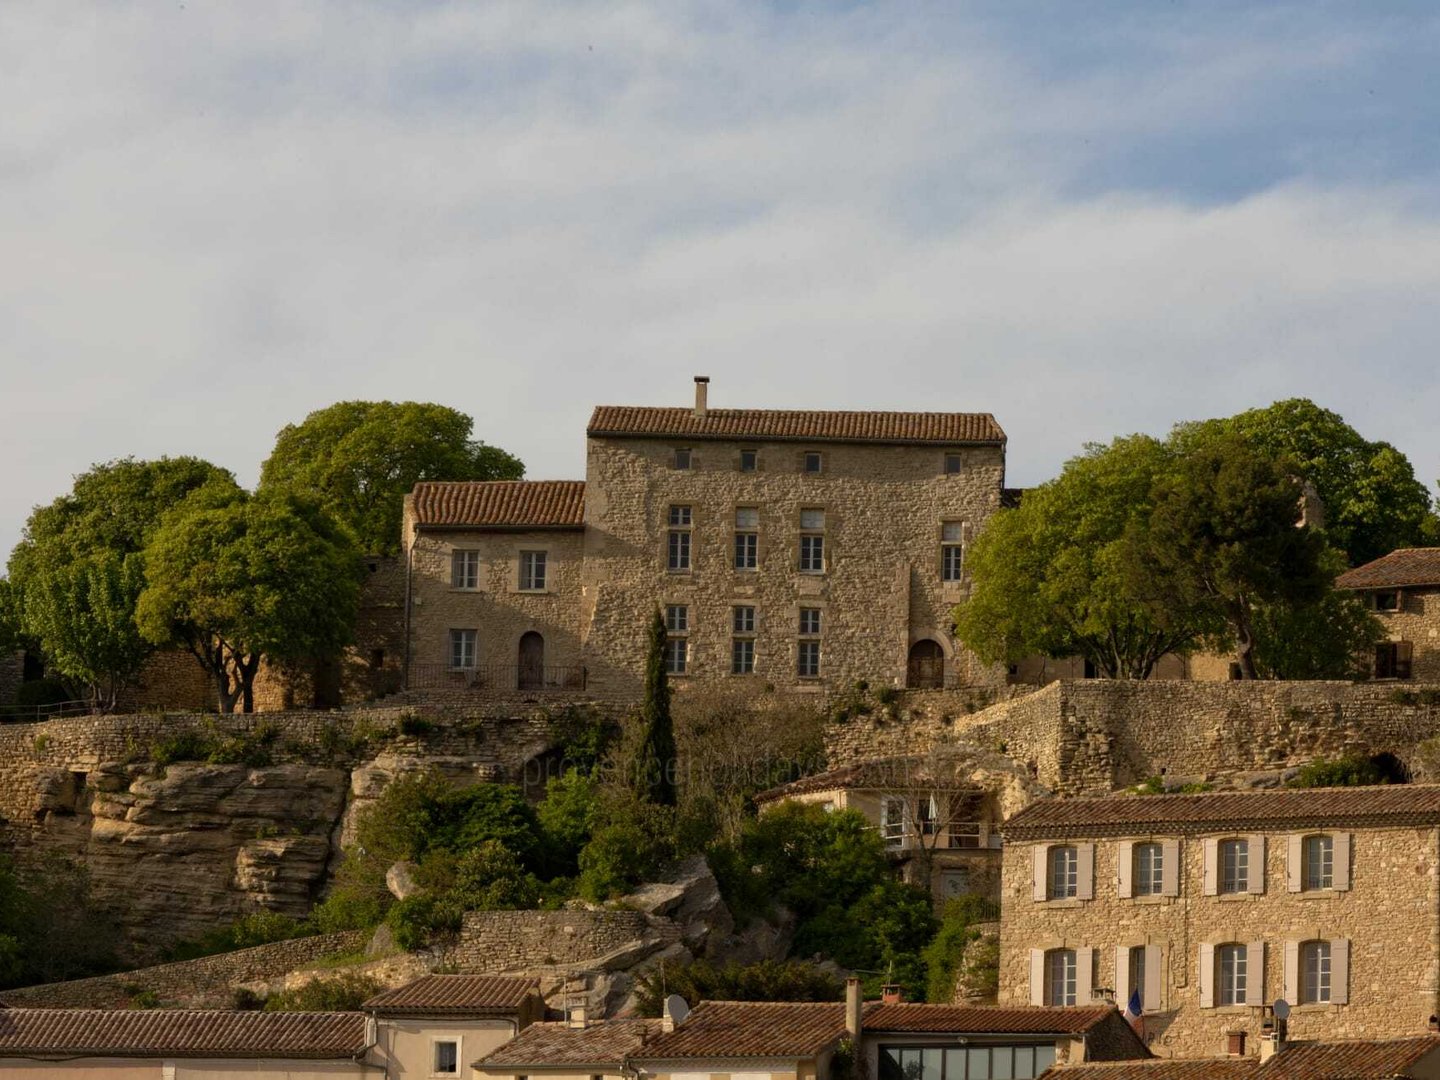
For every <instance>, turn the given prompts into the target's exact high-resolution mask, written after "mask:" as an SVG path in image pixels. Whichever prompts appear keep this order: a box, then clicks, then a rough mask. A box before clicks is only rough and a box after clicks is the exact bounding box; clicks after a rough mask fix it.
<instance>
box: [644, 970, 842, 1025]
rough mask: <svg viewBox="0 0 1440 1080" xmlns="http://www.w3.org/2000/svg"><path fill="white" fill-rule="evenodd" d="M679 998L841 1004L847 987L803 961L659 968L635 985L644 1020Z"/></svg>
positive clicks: (689, 1000) (823, 971)
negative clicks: (670, 999) (667, 1000)
mask: <svg viewBox="0 0 1440 1080" xmlns="http://www.w3.org/2000/svg"><path fill="white" fill-rule="evenodd" d="M670 994H679V995H680V996H681V997H682V998H684V999H685V1000H686V1001H687V1002H690V1003H691V1004H695V1003H698V1002H700V1001H705V1000H709V1001H840V1000H841V999H842V998H843V997H844V994H845V987H844V985H843V984H842V983H841V982H840V980H839V979H838V978H836V977H835V976H834V975H832V974H831V973H830V972H828V971H825V970H823V969H822V968H818V967H816V966H815V965H814V964H808V963H805V962H803V961H799V960H762V961H761V962H759V963H756V964H745V965H741V964H725V965H723V966H719V965H716V964H712V963H711V962H710V961H708V960H696V961H693V962H692V963H689V964H669V963H661V964H659V965H658V966H656V967H654V968H652V969H651V970H650V971H648V972H646V973H645V974H643V975H641V976H639V978H637V979H636V981H635V999H636V1007H637V1009H638V1011H639V1014H640V1015H641V1016H659V1015H660V1014H661V1011H662V1008H663V1005H664V1002H665V998H666V997H667V996H668V995H670Z"/></svg>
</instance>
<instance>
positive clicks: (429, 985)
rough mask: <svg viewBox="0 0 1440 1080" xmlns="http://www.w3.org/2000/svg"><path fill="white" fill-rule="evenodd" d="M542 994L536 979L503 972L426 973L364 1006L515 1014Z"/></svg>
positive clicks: (384, 1010) (392, 1012) (380, 1010)
mask: <svg viewBox="0 0 1440 1080" xmlns="http://www.w3.org/2000/svg"><path fill="white" fill-rule="evenodd" d="M535 993H538V984H537V982H536V980H534V979H526V978H515V977H505V976H501V975H425V976H422V977H421V978H419V979H416V980H415V981H414V982H410V983H406V984H405V985H404V986H397V987H396V988H395V989H393V990H386V991H384V992H383V993H380V994H376V995H375V996H374V997H372V998H371V999H370V1000H369V1001H367V1002H365V1004H364V1005H363V1006H361V1007H362V1008H364V1009H368V1010H370V1011H371V1012H374V1013H376V1014H379V1015H389V1016H399V1015H416V1014H423V1015H426V1016H441V1015H448V1016H473V1015H479V1014H487V1013H512V1012H515V1011H516V1010H517V1009H519V1008H520V1007H521V1006H522V1005H523V1004H524V1003H525V999H526V998H527V997H529V996H530V995H531V994H535Z"/></svg>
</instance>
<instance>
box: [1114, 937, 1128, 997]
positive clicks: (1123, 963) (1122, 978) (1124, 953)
mask: <svg viewBox="0 0 1440 1080" xmlns="http://www.w3.org/2000/svg"><path fill="white" fill-rule="evenodd" d="M1129 1000H1130V946H1128V945H1116V946H1115V1004H1116V1005H1118V1006H1120V1008H1122V1009H1123V1008H1124V1007H1125V1003H1126V1002H1127V1001H1129Z"/></svg>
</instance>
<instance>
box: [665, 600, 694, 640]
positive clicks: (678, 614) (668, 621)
mask: <svg viewBox="0 0 1440 1080" xmlns="http://www.w3.org/2000/svg"><path fill="white" fill-rule="evenodd" d="M665 630H666V632H667V633H671V634H688V633H689V632H690V609H689V608H688V607H687V606H686V605H684V604H670V605H668V606H666V608H665Z"/></svg>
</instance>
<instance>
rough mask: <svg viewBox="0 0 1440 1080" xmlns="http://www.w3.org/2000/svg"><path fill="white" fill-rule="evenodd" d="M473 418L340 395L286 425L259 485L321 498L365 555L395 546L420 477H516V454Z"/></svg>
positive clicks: (423, 406) (519, 466)
mask: <svg viewBox="0 0 1440 1080" xmlns="http://www.w3.org/2000/svg"><path fill="white" fill-rule="evenodd" d="M473 428H474V421H473V420H471V419H470V417H468V416H466V415H464V414H463V413H460V412H457V411H456V410H454V409H451V408H447V407H446V406H444V405H431V404H425V403H422V402H415V401H403V402H393V401H341V402H337V403H336V404H334V405H331V406H329V407H328V408H325V409H320V410H318V411H316V412H313V413H311V414H310V415H309V416H307V417H306V418H305V419H304V420H303V421H301V422H300V423H299V424H289V425H287V426H286V427H284V428H282V429H281V431H280V434H279V435H278V436H276V439H275V448H274V449H273V450H272V451H271V453H270V457H269V458H268V459H266V461H265V464H264V467H263V468H262V470H261V473H260V488H261V490H266V489H269V488H275V487H284V488H290V489H293V490H297V491H301V492H305V493H308V494H311V495H313V496H315V497H317V498H319V499H320V500H321V502H322V503H323V505H325V506H326V507H327V508H328V509H329V510H331V511H332V512H333V513H334V514H335V515H336V516H337V517H338V518H339V519H340V520H341V521H343V522H344V523H345V524H346V525H348V526H349V527H350V529H351V530H352V531H353V532H354V533H355V537H356V539H357V540H358V542H359V543H360V545H361V547H362V548H363V549H364V550H365V551H366V552H367V553H370V554H377V555H380V554H392V553H394V552H397V551H399V549H400V519H401V510H402V503H403V500H404V498H405V496H406V495H407V494H409V493H410V491H411V489H412V488H414V486H415V485H416V484H417V483H419V482H420V481H422V480H518V479H519V478H520V477H521V476H523V475H524V473H525V467H524V466H523V465H522V464H521V463H520V461H519V459H517V458H515V457H513V456H511V455H510V454H507V453H506V452H505V451H504V450H501V449H499V448H497V447H494V446H487V445H485V444H484V443H482V442H478V441H476V440H475V439H473V438H472V437H471V435H472V430H473Z"/></svg>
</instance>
